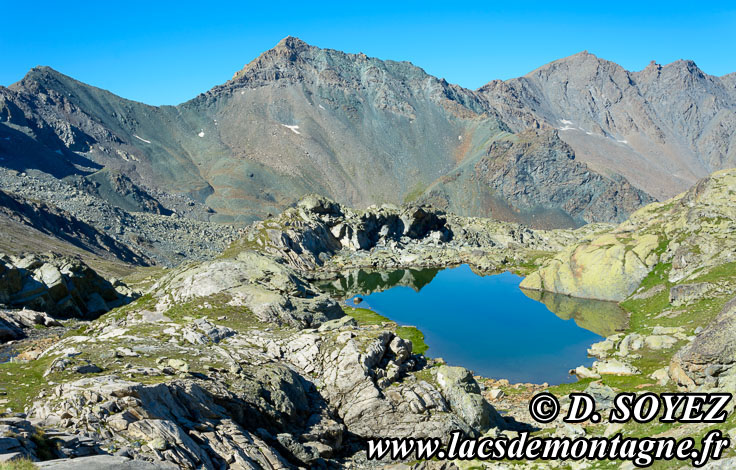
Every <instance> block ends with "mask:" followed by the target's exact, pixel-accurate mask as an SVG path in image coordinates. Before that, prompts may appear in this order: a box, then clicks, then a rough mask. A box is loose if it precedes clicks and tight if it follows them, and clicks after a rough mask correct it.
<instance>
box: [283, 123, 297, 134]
mask: <svg viewBox="0 0 736 470" xmlns="http://www.w3.org/2000/svg"><path fill="white" fill-rule="evenodd" d="M281 125H282V126H284V127H285V128H287V129H291V132H293V133H294V134H301V132H299V131H298V130H297V129H299V126H289V125H287V124H281Z"/></svg>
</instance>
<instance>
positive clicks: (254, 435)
mask: <svg viewBox="0 0 736 470" xmlns="http://www.w3.org/2000/svg"><path fill="white" fill-rule="evenodd" d="M598 228H599V229H600V227H598ZM590 230H591V228H588V229H582V230H579V231H578V232H572V231H555V232H535V231H532V230H529V229H526V228H524V227H522V226H519V225H515V224H507V223H500V222H492V221H489V220H483V219H467V218H458V217H454V216H449V215H445V214H443V213H441V212H437V211H434V210H432V209H430V208H426V207H421V206H413V207H403V208H398V207H392V206H385V207H381V208H371V209H368V210H366V211H353V210H351V209H348V208H344V207H342V206H340V205H338V204H336V203H334V202H332V201H329V200H327V199H324V198H320V197H307V198H305V199H304V200H302V201H301V202H300V203H299V204H298V206H297V207H295V208H293V209H290V210H288V211H286V212H285V213H283V214H282V215H280V216H278V217H276V218H274V219H270V220H267V221H264V222H261V223H257V224H255V225H253V226H252V227H251V228H250V229H249V230H248V232H247V233H246V236H245V237H244V238H243V239H242V240H241V241H240V242H237V243H235V244H234V245H233V246H232V247H231V248H230V249H229V250H227V251H226V252H225V253H224V254H223V255H222V256H221V257H220V258H218V259H215V260H212V261H207V262H203V263H194V264H188V265H184V266H181V267H179V268H176V269H172V270H169V271H168V272H166V273H165V274H164V275H163V276H162V277H160V278H158V279H157V280H156V281H155V282H154V283H153V284H152V285H150V286H149V288H148V289H147V290H146V292H145V293H144V295H143V296H142V297H140V298H139V299H138V300H136V301H134V302H133V303H130V304H129V305H127V306H125V307H120V308H115V309H113V310H111V311H110V312H109V313H106V314H103V315H101V316H100V317H99V318H97V319H96V320H93V321H90V322H81V323H80V322H78V323H75V324H73V329H71V328H72V325H71V324H68V323H67V325H68V328H67V330H68V331H66V332H63V333H62V334H61V335H60V336H59V335H58V333H57V336H56V337H52V338H45V339H44V340H43V342H41V340H38V341H26V343H20V345H18V350H20V349H25V351H23V352H22V353H21V355H20V356H17V357H16V358H14V359H13V360H12V361H11V362H8V363H5V364H0V368H2V369H3V370H2V371H1V372H0V373H5V374H7V375H8V378H9V383H8V385H7V386H6V388H5V390H4V393H5V394H6V397H7V398H4V399H3V401H4V402H5V406H7V407H8V408H9V411H10V414H8V415H6V417H5V418H2V419H3V421H2V423H3V424H2V425H3V426H4V429H5V433H6V434H7V437H4V438H2V447H0V452H2V453H3V454H4V455H5V457H4V458H6V459H7V458H11V457H21V456H27V457H29V458H31V459H34V460H36V459H40V458H49V457H84V456H89V455H95V454H103V453H106V454H115V455H117V456H120V457H125V458H132V459H134V460H135V461H139V460H140V461H149V462H152V463H153V464H155V465H158V466H162V465H165V464H167V463H168V464H173V465H175V466H178V467H181V468H225V467H228V468H292V467H298V466H302V467H304V466H318V467H319V466H322V467H325V466H343V465H361V466H362V465H367V462H365V461H364V459H365V457H364V455H365V454H364V452H362V450H363V443H364V441H365V439H367V438H370V437H382V436H393V437H409V436H413V437H417V436H419V437H422V436H424V437H443V438H444V437H445V436H447V435H449V433H450V432H451V431H452V430H455V429H460V430H462V431H463V432H464V433H465V434H467V435H469V436H478V435H480V434H482V433H487V432H494V433H499V432H502V431H504V430H508V429H517V428H519V426H522V425H521V424H520V423H516V422H515V421H514V420H513V419H505V418H503V417H501V416H500V415H499V414H498V413H497V412H496V410H495V409H494V408H493V407H492V406H491V405H490V404H489V403H488V401H487V400H486V399H485V398H484V397H483V395H482V394H481V387H480V386H479V384H478V383H477V381H476V379H475V378H474V377H473V376H472V374H471V373H470V372H469V371H467V370H466V369H463V368H461V367H449V366H447V365H444V364H442V363H441V362H438V361H435V360H432V359H429V358H426V357H424V356H422V355H421V354H415V353H414V352H413V344H412V342H411V341H410V340H408V339H406V338H402V337H401V335H400V334H399V333H398V330H397V327H396V325H395V324H394V323H391V322H384V321H378V322H376V321H366V320H365V319H364V317H363V316H361V315H357V314H356V311H354V310H351V309H347V308H343V307H341V306H340V305H339V304H338V303H337V302H336V301H335V300H333V299H332V298H330V297H329V296H328V295H326V294H324V293H322V292H320V291H319V290H318V289H317V288H316V287H315V286H314V285H313V284H312V279H315V278H324V277H327V276H329V275H330V273H337V272H338V271H339V270H341V269H343V268H345V267H346V266H353V267H356V266H357V267H360V266H373V267H390V266H410V265H411V266H445V265H448V264H459V263H467V262H470V263H472V264H473V265H474V266H475V267H476V268H478V269H481V270H484V271H496V270H500V269H506V267H509V266H519V265H520V264H521V263H523V262H528V261H529V260H530V259H532V258H533V257H534V256H538V255H539V253H541V252H543V251H552V250H554V249H557V248H559V247H561V246H563V245H564V244H565V243H568V242H570V241H572V240H577V239H578V238H579V237H580V236H581V235H582V234H584V233H587V231H590ZM13 260H14V259H13ZM14 263H15V264H13V265H12V267H11V268H10V269H15V270H17V271H18V273H21V275H23V276H26V279H28V281H27V282H26V283H31V282H36V283H37V284H38V285H39V286H40V287H39V288H40V289H41V290H42V291H43V292H47V291H48V292H50V291H52V290H53V289H55V287H54V286H53V285H52V284H53V283H51V282H50V281H49V282H46V278H45V277H44V275H43V273H45V272H46V270H47V269H50V268H44V267H42V266H41V267H37V269H36V270H35V271H34V270H33V269H31V268H30V267H29V266H25V265H24V267H21V266H20V262H19V261H14ZM26 264H28V263H26ZM43 266H45V265H43ZM22 269H25V270H22ZM62 272H63V270H62ZM68 283H69V282H67V284H68ZM21 284H23V283H21ZM133 287H134V288H135V286H133ZM126 288H127V286H126ZM44 289H45V290H44ZM128 289H130V288H128ZM18 290H20V291H21V292H22V291H23V288H22V286H21V287H19V288H18V289H16V291H18ZM134 295H136V294H133V293H131V296H134ZM22 298H23V296H22V295H21V294H20V293H18V292H13V293H11V295H10V296H9V297H8V300H6V302H10V304H11V306H16V307H20V306H26V307H28V308H30V307H35V308H36V309H37V310H39V311H41V312H44V313H42V314H41V313H39V315H45V316H44V317H43V318H46V317H48V318H49V319H50V321H53V322H55V323H54V324H58V322H59V320H57V319H56V318H58V317H59V315H57V313H58V312H57V307H56V306H55V304H53V302H51V303H48V302H47V303H43V304H42V303H37V304H33V305H31V304H24V303H23V302H22V301H21V300H22ZM109 307H112V305H110V306H109ZM108 309H109V308H105V309H104V310H96V309H93V308H87V309H86V310H85V313H86V314H89V315H92V316H93V317H95V316H98V315H100V314H101V313H103V312H105V311H107V310H108ZM27 311H28V310H27ZM76 316H77V317H80V318H84V317H85V315H76ZM88 318H89V317H88ZM356 319H357V320H356ZM44 321H46V320H44ZM28 331H29V330H28V329H26V333H28ZM30 336H33V335H30ZM11 346H12V345H11ZM29 350H30V351H31V353H30V354H29V353H28V352H29ZM18 413H20V414H18ZM24 436H25V437H24ZM374 465H376V464H374ZM379 466H380V465H379Z"/></svg>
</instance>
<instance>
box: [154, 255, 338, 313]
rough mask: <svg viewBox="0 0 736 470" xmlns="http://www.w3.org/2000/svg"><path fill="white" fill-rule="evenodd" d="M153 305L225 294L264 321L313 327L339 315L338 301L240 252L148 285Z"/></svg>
mask: <svg viewBox="0 0 736 470" xmlns="http://www.w3.org/2000/svg"><path fill="white" fill-rule="evenodd" d="M153 295H154V297H156V298H157V299H158V306H157V308H158V309H159V310H161V311H163V310H165V309H166V308H167V307H169V306H172V305H175V304H178V303H184V302H188V301H192V300H195V299H198V298H209V297H212V296H218V295H221V296H222V295H224V296H225V298H227V302H229V304H230V305H233V306H243V307H247V308H248V309H250V311H252V312H253V313H255V314H256V316H257V317H258V318H259V319H260V320H261V321H262V322H264V323H273V324H287V325H291V326H294V327H309V326H312V327H317V326H319V325H320V324H322V323H323V322H325V321H327V320H332V319H335V318H337V317H340V316H342V315H343V313H342V310H341V309H340V307H339V306H338V305H337V303H336V302H335V301H334V300H332V299H331V298H329V297H328V296H326V295H324V294H322V293H320V292H318V291H315V290H314V289H312V287H311V286H310V285H309V284H308V283H307V282H306V281H305V280H304V279H302V278H301V277H300V276H299V274H297V272H296V271H294V270H293V269H291V268H289V267H288V266H284V265H282V264H279V263H277V262H275V261H274V260H273V259H272V258H270V257H268V256H264V255H261V254H257V253H254V252H252V251H242V252H240V253H238V254H237V255H236V256H235V258H233V259H221V260H215V261H208V262H205V263H201V264H198V265H191V266H187V267H183V268H180V269H178V270H176V271H174V272H173V273H171V274H169V275H167V276H165V277H164V278H163V279H162V280H160V281H159V282H158V283H157V284H156V286H154V288H153Z"/></svg>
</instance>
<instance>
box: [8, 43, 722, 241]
mask: <svg viewBox="0 0 736 470" xmlns="http://www.w3.org/2000/svg"><path fill="white" fill-rule="evenodd" d="M0 158H1V159H2V160H0V166H3V167H6V168H8V169H12V170H17V171H23V172H31V171H34V170H39V171H42V172H45V173H48V174H51V175H53V176H55V177H56V178H59V179H64V178H66V179H70V178H75V179H79V178H80V177H81V178H85V179H89V180H90V181H102V180H104V181H109V178H108V177H105V178H101V177H99V176H97V173H98V172H100V171H102V172H103V173H104V174H105V175H110V174H114V175H124V177H125V184H113V185H111V184H108V183H105V185H104V188H103V189H105V190H104V191H98V193H99V194H98V195H99V196H100V197H104V198H107V199H108V201H110V203H111V204H113V205H116V206H120V204H121V202H120V201H122V199H121V196H122V197H124V198H127V199H126V200H127V202H125V204H128V205H131V204H132V206H131V207H133V209H132V210H141V211H147V210H148V208H150V209H151V210H155V211H156V212H157V213H162V211H163V210H164V209H163V208H162V207H161V206H160V205H159V204H158V203H157V202H156V201H155V199H156V198H155V193H156V192H165V193H174V194H182V195H187V196H189V197H191V198H192V199H193V200H194V201H196V203H197V204H204V205H206V206H208V208H211V210H212V214H211V215H210V216H209V217H210V220H212V221H219V222H249V221H252V220H255V219H258V218H263V217H265V216H267V215H268V214H269V213H277V212H279V211H281V210H282V209H283V208H285V207H287V206H289V205H291V204H293V203H294V202H295V201H296V200H297V199H298V198H299V197H300V196H302V195H304V194H306V193H320V194H323V195H326V196H329V197H331V198H333V199H335V200H337V201H339V202H341V203H345V204H348V205H351V206H358V207H361V206H362V207H364V206H368V205H371V204H381V203H393V204H398V203H404V202H412V201H416V202H430V203H433V204H435V205H438V206H440V207H442V208H445V209H448V210H451V211H453V212H456V213H458V214H460V215H475V216H492V217H496V218H500V219H504V220H510V221H520V222H524V223H527V224H530V225H532V226H535V227H542V228H549V227H566V226H575V225H580V224H584V223H587V222H593V221H607V222H618V221H622V220H624V219H625V218H626V216H627V215H628V214H629V213H630V212H632V211H633V210H635V209H637V208H638V207H640V206H642V205H644V204H646V203H648V202H651V201H652V200H653V199H662V198H666V197H669V196H672V195H675V194H677V193H679V192H681V191H683V190H685V189H686V188H688V187H689V186H690V185H691V184H692V183H694V182H695V181H696V180H697V179H698V178H700V177H703V176H705V175H707V174H709V173H711V172H713V171H715V170H718V169H722V168H727V167H733V166H736V74H730V75H726V76H723V77H714V76H710V75H707V74H705V73H703V72H702V71H701V70H700V69H698V68H697V66H696V65H695V64H694V63H693V62H691V61H677V62H674V63H672V64H669V65H666V66H660V65H658V64H655V63H652V64H650V65H649V66H648V67H647V68H645V69H644V70H642V71H640V72H628V71H626V70H624V69H623V68H621V67H620V66H618V65H616V64H614V63H612V62H608V61H605V60H602V59H599V58H597V57H595V56H594V55H592V54H589V53H587V52H583V53H579V54H576V55H574V56H571V57H568V58H565V59H561V60H558V61H555V62H552V63H550V64H548V65H545V66H543V67H541V68H539V69H537V70H535V71H533V72H531V73H530V74H528V75H526V76H524V77H520V78H516V79H512V80H507V81H499V80H495V81H492V82H490V83H488V84H487V85H485V86H483V87H481V88H480V89H478V90H468V89H465V88H462V87H459V86H456V85H452V84H449V83H447V82H446V81H445V80H444V79H440V78H436V77H433V76H431V75H428V74H427V73H425V72H424V71H423V70H422V69H421V68H419V67H416V66H414V65H412V64H410V63H408V62H394V61H382V60H379V59H375V58H370V57H367V56H365V55H364V54H346V53H343V52H339V51H334V50H330V49H320V48H317V47H314V46H311V45H308V44H306V43H304V42H303V41H301V40H299V39H297V38H293V37H288V38H286V39H284V40H282V41H281V42H280V43H279V44H278V45H276V47H274V48H273V49H271V50H269V51H266V52H265V53H263V54H262V55H261V56H259V57H258V58H256V59H255V60H253V61H252V62H250V63H249V64H248V65H246V66H245V67H244V68H243V69H242V70H240V71H239V72H237V73H236V74H235V75H234V76H233V78H232V79H231V80H229V81H227V82H226V83H224V84H222V85H219V86H217V87H215V88H213V89H211V90H209V91H207V92H206V93H204V94H201V95H199V96H197V97H196V98H194V99H192V100H190V101H188V102H186V103H182V104H180V105H178V106H160V107H154V106H148V105H145V104H142V103H137V102H134V101H129V100H126V99H123V98H120V97H118V96H116V95H114V94H112V93H110V92H107V91H105V90H101V89H99V88H95V87H92V86H89V85H86V84H84V83H81V82H78V81H76V80H74V79H72V78H70V77H67V76H65V75H63V74H60V73H58V72H56V71H54V70H53V69H51V68H49V67H37V68H34V69H32V70H31V71H30V72H28V74H27V75H26V76H25V77H24V78H23V79H22V80H21V81H19V82H18V83H15V84H13V85H10V86H9V87H7V88H5V87H0ZM116 181H122V180H120V179H119V178H118V180H116ZM123 187H124V188H126V189H125V194H122V195H121V194H114V193H115V191H114V189H115V188H123ZM110 188H112V189H110ZM144 193H150V195H151V197H148V196H147V195H146V194H144ZM131 194H133V195H134V196H135V197H134V198H133V199H131V196H130V195H131ZM116 201H117V202H116ZM141 201H147V202H145V203H143V202H141ZM125 209H126V210H131V208H130V207H125ZM208 210H209V209H208Z"/></svg>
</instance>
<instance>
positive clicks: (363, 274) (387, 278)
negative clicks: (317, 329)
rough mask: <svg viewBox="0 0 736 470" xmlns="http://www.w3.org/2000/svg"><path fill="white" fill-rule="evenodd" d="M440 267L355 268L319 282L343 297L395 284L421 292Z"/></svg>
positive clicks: (381, 289)
mask: <svg viewBox="0 0 736 470" xmlns="http://www.w3.org/2000/svg"><path fill="white" fill-rule="evenodd" d="M439 271H440V270H439V269H397V270H395V271H364V270H362V269H354V270H352V271H346V272H344V273H341V274H340V275H339V276H338V278H337V279H334V280H330V281H322V282H318V283H317V286H318V287H319V288H320V289H322V290H323V291H325V292H328V293H330V294H333V295H334V296H336V297H338V298H342V299H346V298H350V297H354V296H356V295H368V294H371V293H373V292H381V291H384V290H386V289H390V288H391V287H395V286H405V287H409V288H411V289H413V290H415V291H417V292H419V291H420V290H421V289H422V287H424V286H426V285H427V284H429V283H430V282H431V281H432V279H434V277H435V276H436V275H437V273H438V272H439Z"/></svg>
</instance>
